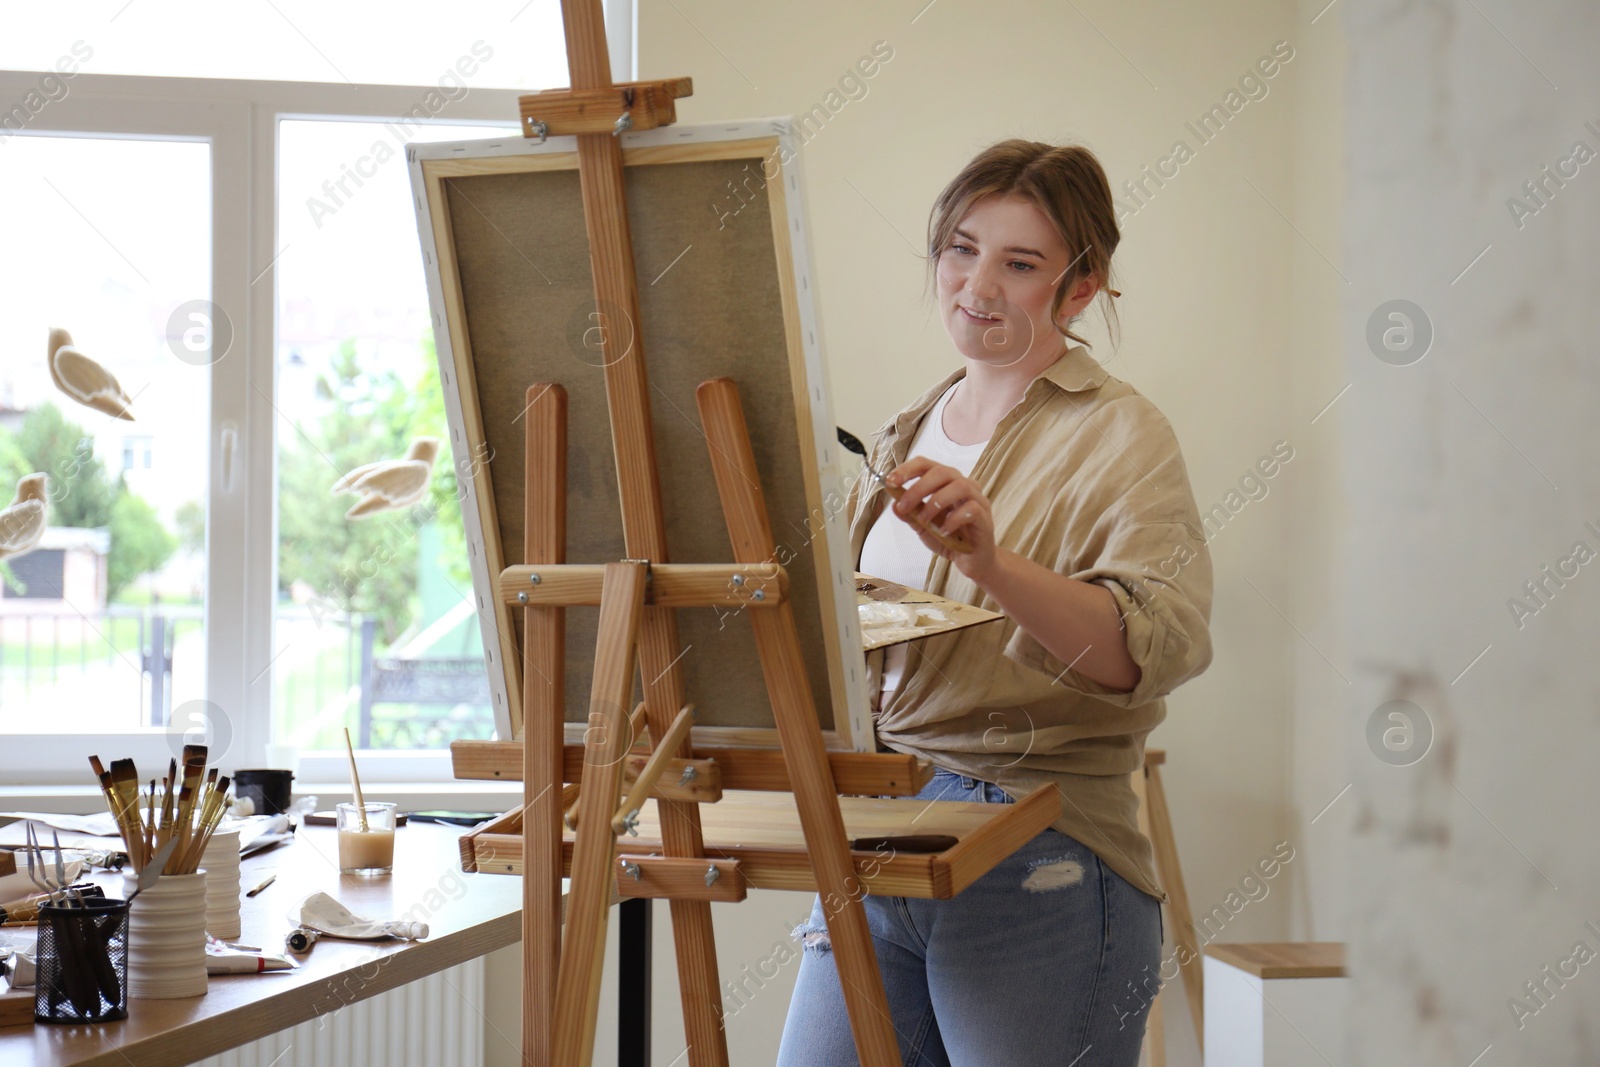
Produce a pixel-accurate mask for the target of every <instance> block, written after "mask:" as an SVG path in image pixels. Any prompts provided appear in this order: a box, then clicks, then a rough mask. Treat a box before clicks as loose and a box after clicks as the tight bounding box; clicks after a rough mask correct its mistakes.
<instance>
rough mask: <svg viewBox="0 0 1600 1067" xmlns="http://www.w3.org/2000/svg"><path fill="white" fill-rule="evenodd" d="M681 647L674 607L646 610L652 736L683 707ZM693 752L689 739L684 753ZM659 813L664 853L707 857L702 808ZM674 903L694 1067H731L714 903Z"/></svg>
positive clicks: (669, 806) (664, 805) (663, 806)
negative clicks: (719, 983) (679, 665)
mask: <svg viewBox="0 0 1600 1067" xmlns="http://www.w3.org/2000/svg"><path fill="white" fill-rule="evenodd" d="M681 647H682V646H681V645H680V643H679V641H678V620H677V616H676V615H674V614H673V609H671V608H646V609H645V620H644V628H643V630H642V632H641V634H640V638H639V664H640V668H641V673H642V674H643V675H644V678H645V680H646V685H645V687H644V700H645V717H646V721H648V722H649V724H650V736H651V738H657V737H665V736H667V730H668V728H669V727H670V726H671V725H672V720H673V718H674V717H676V715H677V714H678V710H679V709H680V708H682V707H683V701H684V688H683V678H682V675H680V674H679V673H678V668H677V664H676V661H677V659H678V658H679V655H680V649H681ZM690 753H691V749H690V746H689V744H688V742H687V741H685V743H684V744H683V746H682V748H680V749H679V752H678V754H679V755H689V754H690ZM656 812H657V813H658V814H659V816H660V818H661V846H662V851H663V852H664V853H666V854H667V855H668V856H703V855H705V842H704V839H703V838H702V837H701V834H700V808H699V806H698V805H696V804H682V803H670V802H666V801H657V802H656ZM669 904H670V914H671V915H672V941H673V945H674V947H675V948H676V949H677V952H676V955H677V962H678V988H679V992H680V994H681V999H682V1002H683V1030H684V1038H685V1040H686V1041H687V1042H688V1044H689V1064H690V1067H728V1038H727V1034H726V1033H725V1032H724V1031H723V1029H722V990H721V989H719V988H718V987H717V950H716V941H715V938H714V936H713V933H712V929H711V903H710V902H709V901H705V900H673V901H670V902H669Z"/></svg>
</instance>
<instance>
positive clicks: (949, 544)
mask: <svg viewBox="0 0 1600 1067" xmlns="http://www.w3.org/2000/svg"><path fill="white" fill-rule="evenodd" d="M834 429H835V430H837V431H838V433H839V443H840V444H841V445H843V446H844V447H845V450H846V451H848V452H854V453H855V454H856V455H858V456H860V457H861V462H862V464H863V465H864V466H865V467H866V468H867V470H868V472H870V473H871V475H872V476H873V477H874V478H876V479H878V481H879V482H881V483H882V484H883V488H884V489H885V490H886V491H887V492H888V493H889V496H890V497H891V498H893V499H895V500H899V499H900V498H901V497H902V496H905V493H906V491H905V490H904V489H901V488H900V487H899V486H894V485H890V484H889V482H888V480H887V479H885V478H884V476H883V472H882V471H880V470H878V468H876V467H874V466H873V465H872V460H871V458H870V457H869V456H868V454H867V446H866V445H864V444H862V443H861V438H859V437H857V436H856V435H855V434H853V433H851V432H850V431H849V430H847V429H845V428H844V427H843V426H835V427H834ZM911 521H912V522H914V523H916V524H917V525H918V526H920V527H922V528H923V529H924V530H927V531H928V533H930V534H932V535H933V537H934V538H935V539H936V540H937V541H938V542H939V543H940V544H941V545H944V546H945V547H946V548H948V549H950V550H951V551H952V552H971V551H972V544H971V543H970V542H969V541H968V540H967V539H966V538H964V537H962V536H961V535H960V534H955V535H951V534H947V533H944V532H942V531H940V530H938V529H936V528H935V527H934V526H932V525H931V524H929V523H926V522H923V521H922V520H921V519H919V518H913V519H912V520H911Z"/></svg>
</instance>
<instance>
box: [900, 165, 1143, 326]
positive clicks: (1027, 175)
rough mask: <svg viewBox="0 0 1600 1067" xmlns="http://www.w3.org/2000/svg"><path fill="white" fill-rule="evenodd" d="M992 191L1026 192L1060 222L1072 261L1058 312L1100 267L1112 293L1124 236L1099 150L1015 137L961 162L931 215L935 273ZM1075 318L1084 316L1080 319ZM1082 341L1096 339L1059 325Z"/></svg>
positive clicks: (1110, 316) (1110, 312) (1054, 310)
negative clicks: (1113, 271) (965, 222)
mask: <svg viewBox="0 0 1600 1067" xmlns="http://www.w3.org/2000/svg"><path fill="white" fill-rule="evenodd" d="M988 196H1020V197H1024V198H1026V199H1028V200H1030V201H1032V202H1033V204H1034V205H1035V206H1037V207H1038V208H1039V210H1040V211H1042V212H1044V214H1045V217H1046V218H1048V219H1049V220H1050V221H1051V223H1052V224H1054V226H1055V228H1056V233H1057V234H1058V235H1059V236H1060V237H1061V241H1062V243H1063V244H1065V245H1066V246H1067V251H1068V252H1069V253H1070V254H1071V255H1072V257H1073V258H1072V260H1071V263H1070V264H1069V265H1068V267H1067V270H1066V272H1065V273H1064V274H1063V275H1062V278H1061V281H1060V284H1058V285H1057V286H1056V294H1055V299H1054V300H1052V301H1051V303H1050V317H1051V319H1052V320H1054V318H1055V316H1056V315H1057V314H1059V313H1060V311H1061V305H1062V303H1063V302H1064V301H1065V300H1066V297H1067V293H1068V292H1069V291H1070V290H1071V288H1072V286H1073V285H1074V284H1075V283H1076V282H1077V281H1078V280H1079V279H1080V278H1082V277H1083V276H1084V275H1086V274H1092V275H1094V276H1095V277H1096V278H1098V279H1099V281H1100V287H1101V289H1103V290H1104V291H1105V292H1106V293H1108V294H1109V295H1110V296H1113V297H1115V296H1120V295H1121V294H1120V293H1118V292H1117V291H1116V290H1115V289H1112V288H1111V254H1112V253H1113V252H1115V251H1116V250H1117V242H1118V241H1120V240H1121V239H1122V234H1121V232H1120V231H1119V230H1118V229H1117V213H1116V209H1115V207H1114V206H1113V204H1112V201H1111V183H1110V182H1109V181H1107V180H1106V172H1105V170H1104V169H1103V168H1102V167H1101V166H1100V161H1099V160H1098V159H1096V158H1095V157H1094V153H1093V152H1091V151H1089V150H1088V149H1087V148H1084V147H1083V146H1082V145H1050V144H1044V143H1042V142H1039V141H1025V140H1022V139H1021V138H1012V139H1010V140H1007V141H1001V142H999V143H997V144H993V145H990V146H989V147H988V148H985V149H984V150H983V151H982V152H979V153H978V154H977V155H976V156H974V157H973V159H972V161H971V162H970V163H968V164H967V165H966V166H965V167H963V168H961V173H960V174H957V175H956V176H955V178H954V179H953V180H951V182H950V184H949V185H947V186H945V187H944V192H942V193H940V194H939V199H937V200H936V201H934V204H933V211H932V213H931V214H930V215H929V216H928V278H929V281H930V283H931V282H932V280H933V276H934V270H935V268H936V266H937V264H938V260H939V255H940V253H942V252H943V251H944V250H945V249H947V248H949V247H950V244H951V242H952V241H953V240H954V239H955V232H956V227H957V226H959V225H960V224H961V220H962V219H963V218H964V217H965V216H966V214H967V212H968V211H970V210H971V209H972V206H973V205H974V204H976V203H977V202H978V201H979V200H982V199H983V198H985V197H988ZM1105 315H1106V325H1107V328H1108V329H1110V330H1111V331H1112V334H1113V337H1114V336H1115V334H1116V332H1117V330H1116V325H1115V323H1116V316H1117V313H1116V309H1115V307H1113V305H1112V304H1111V301H1110V300H1107V301H1106V303H1105ZM1074 321H1076V320H1075V319H1074ZM1056 328H1057V329H1059V330H1061V333H1062V334H1063V335H1064V336H1066V337H1069V338H1071V339H1072V340H1074V341H1076V342H1078V343H1079V344H1081V345H1088V344H1089V342H1088V341H1085V340H1084V339H1083V338H1081V337H1079V336H1078V335H1077V334H1075V333H1073V332H1072V331H1071V330H1070V329H1063V328H1062V327H1060V326H1059V325H1058V326H1057V327H1056Z"/></svg>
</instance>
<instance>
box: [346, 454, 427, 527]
mask: <svg viewBox="0 0 1600 1067" xmlns="http://www.w3.org/2000/svg"><path fill="white" fill-rule="evenodd" d="M438 454H439V439H438V438H437V437H418V438H417V439H416V440H414V441H412V442H411V447H410V448H409V449H407V450H406V454H405V458H404V459H386V460H381V461H379V462H377V463H367V464H363V465H362V466H360V467H357V468H356V469H355V470H353V471H351V472H350V473H349V474H346V475H345V476H344V477H343V478H340V479H339V480H338V481H337V482H335V483H334V484H333V492H334V493H336V494H337V493H360V494H362V496H361V499H360V500H358V501H356V504H355V506H354V507H352V508H351V509H350V510H349V511H347V512H345V513H344V517H345V518H347V519H362V518H366V517H367V516H369V515H376V514H378V513H379V512H382V511H396V510H399V509H400V508H404V507H408V506H409V505H411V504H414V503H416V502H417V501H418V500H421V499H422V498H423V496H425V495H426V494H427V492H428V486H429V485H430V484H431V483H432V481H433V461H434V458H435V457H436V456H438Z"/></svg>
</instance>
